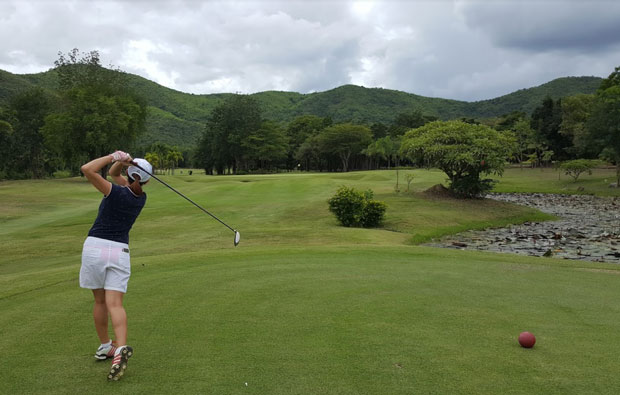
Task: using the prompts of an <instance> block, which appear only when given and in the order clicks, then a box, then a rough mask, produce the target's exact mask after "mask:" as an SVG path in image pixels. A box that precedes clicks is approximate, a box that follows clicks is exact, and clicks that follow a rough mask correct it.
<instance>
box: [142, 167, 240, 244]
mask: <svg viewBox="0 0 620 395" xmlns="http://www.w3.org/2000/svg"><path fill="white" fill-rule="evenodd" d="M131 164H132V165H133V166H136V167H137V168H138V169H140V170H142V171H143V172H145V173H146V174H148V175H149V176H151V177H153V178H154V179H156V180H157V181H159V182H161V183H162V184H164V185H165V186H167V187H168V188H170V189H172V190H173V191H174V192H176V193H177V194H178V195H179V196H181V197H182V198H184V199H185V200H187V201H188V202H190V203H191V204H193V205H194V206H196V207H198V208H199V209H201V210H202V211H203V212H204V213H205V214H209V215H210V216H211V217H212V218H213V219H215V220H216V221H218V222H219V223H221V224H222V225H224V226H225V227H227V228H228V229H230V230H232V231H233V232H235V233H236V232H237V231H236V230H234V229H233V228H231V227H230V226H228V225H227V224H226V223H225V222H224V221H222V220H221V219H219V218H218V217H216V216H215V215H213V214H211V213H210V212H208V211H207V210H205V209H204V208H202V207H201V206H200V205H198V203H196V202H194V201H193V200H192V199H190V198H188V197H187V196H185V195H183V194H182V193H181V192H179V191H177V190H176V189H174V188H173V187H171V186H170V185H168V184H167V183H166V182H165V181H163V180H161V179H159V178H157V177H156V176H155V175H154V174H152V173H149V172H148V171H146V170H144V169H143V168H142V167H141V166H140V165H138V164H137V163H134V162H131Z"/></svg>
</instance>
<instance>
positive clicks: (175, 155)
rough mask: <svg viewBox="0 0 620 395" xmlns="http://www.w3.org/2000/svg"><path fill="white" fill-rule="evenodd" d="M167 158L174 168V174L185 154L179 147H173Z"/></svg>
mask: <svg viewBox="0 0 620 395" xmlns="http://www.w3.org/2000/svg"><path fill="white" fill-rule="evenodd" d="M166 160H167V162H168V164H169V165H170V167H171V168H172V174H173V175H174V169H175V168H176V167H177V166H178V165H179V161H182V160H183V154H182V153H181V151H179V149H178V148H177V147H173V148H172V149H171V150H170V151H168V153H167V154H166Z"/></svg>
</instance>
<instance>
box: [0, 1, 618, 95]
mask: <svg viewBox="0 0 620 395" xmlns="http://www.w3.org/2000/svg"><path fill="white" fill-rule="evenodd" d="M0 37H2V39H1V40H0V69H3V70H6V71H10V72H12V73H18V74H23V73H35V72H40V71H45V70H48V69H49V68H51V67H52V66H53V63H54V60H56V59H57V58H58V52H59V51H61V52H63V53H67V52H69V51H70V50H71V49H72V48H79V49H80V50H81V51H83V52H87V51H91V50H98V51H99V53H100V54H101V59H102V64H103V65H106V66H107V65H113V66H116V67H120V68H121V69H122V70H125V71H127V72H130V73H134V74H138V75H141V76H143V77H145V78H148V79H150V80H153V81H156V82H158V83H159V84H162V85H164V86H167V87H170V88H173V89H177V90H180V91H183V92H191V93H198V94H199V93H216V92H240V93H253V92H259V91H265V90H285V91H295V92H302V93H308V92H315V91H324V90H329V89H332V88H335V87H337V86H340V85H343V84H356V85H362V86H366V87H383V88H388V89H397V90H402V91H406V92H410V93H415V94H419V95H423V96H431V97H442V98H449V99H457V100H467V101H474V100H484V99H490V98H493V97H497V96H501V95H504V94H507V93H510V92H513V91H515V90H517V89H521V88H528V87H532V86H537V85H540V84H542V83H545V82H548V81H550V80H552V79H555V78H558V77H565V76H582V75H587V76H591V75H594V76H600V77H606V76H608V75H609V74H610V73H611V72H612V71H613V69H614V67H616V66H620V1H615V0H581V1H577V0H530V1H528V0H523V1H518V0H495V1H492V0H482V1H471V0H435V1H430V0H428V1H422V0H409V1H407V0H382V1H381V0H361V1H358V0H351V1H345V0H331V1H320V0H306V1H295V0H289V1H270V0H251V1H250V0H247V1H223V0H219V1H206V0H203V1H199V0H170V1H165V0H133V1H130V0H120V1H111V0H110V1H96V0H95V1H92V0H89V1H87V0H58V1H57V0H0Z"/></svg>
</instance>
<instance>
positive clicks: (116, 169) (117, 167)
mask: <svg viewBox="0 0 620 395" xmlns="http://www.w3.org/2000/svg"><path fill="white" fill-rule="evenodd" d="M124 166H128V164H127V163H126V162H114V164H113V165H112V167H110V177H112V180H114V182H115V183H116V185H120V186H122V187H124V186H127V185H129V182H127V180H126V179H125V177H123V176H122V175H121V170H122V169H123V167H124Z"/></svg>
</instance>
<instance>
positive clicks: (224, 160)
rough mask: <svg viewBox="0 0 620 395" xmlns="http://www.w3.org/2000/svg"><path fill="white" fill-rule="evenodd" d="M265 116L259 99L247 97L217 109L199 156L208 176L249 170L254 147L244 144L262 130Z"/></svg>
mask: <svg viewBox="0 0 620 395" xmlns="http://www.w3.org/2000/svg"><path fill="white" fill-rule="evenodd" d="M261 113H262V112H261V109H260V106H259V104H258V102H257V101H256V99H254V98H252V97H251V96H247V95H233V96H230V97H228V98H227V99H225V100H224V101H223V102H222V103H220V104H219V105H217V106H216V107H215V108H214V109H213V111H212V112H211V116H210V117H209V119H208V120H207V124H206V128H205V132H204V133H203V136H202V138H201V140H200V142H199V148H198V152H197V153H198V156H199V158H198V160H199V162H200V164H201V165H202V166H204V168H205V171H206V172H207V173H209V174H211V173H212V172H213V170H214V169H215V171H217V172H218V173H219V174H223V173H224V172H225V171H226V169H232V171H233V173H236V172H237V170H238V169H247V166H248V160H249V156H248V152H249V149H251V147H249V146H248V145H247V143H245V144H244V142H246V141H247V139H248V138H249V137H250V135H251V134H252V133H255V132H256V131H258V130H259V129H260V127H261V125H262V120H261Z"/></svg>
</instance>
